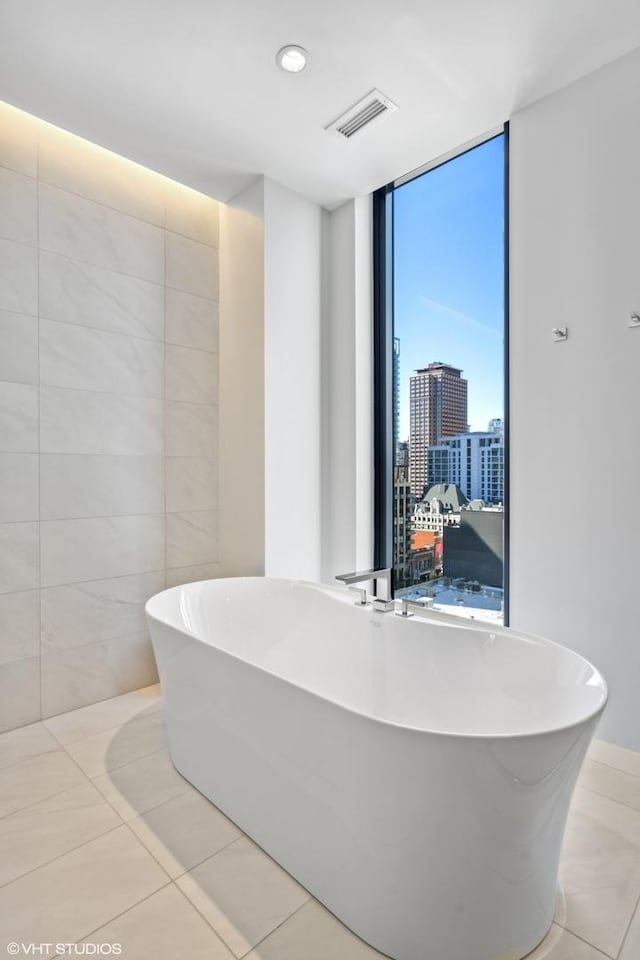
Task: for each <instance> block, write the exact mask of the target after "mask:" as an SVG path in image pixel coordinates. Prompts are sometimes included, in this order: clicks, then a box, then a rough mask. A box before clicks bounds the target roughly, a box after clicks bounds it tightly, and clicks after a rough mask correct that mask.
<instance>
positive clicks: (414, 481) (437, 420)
mask: <svg viewBox="0 0 640 960" xmlns="http://www.w3.org/2000/svg"><path fill="white" fill-rule="evenodd" d="M461 374H462V370H458V369H457V367H450V366H449V365H448V364H446V363H440V362H436V363H430V364H429V366H427V367H424V368H423V369H421V370H416V373H415V376H413V377H411V382H410V395H409V399H410V408H409V420H410V424H409V429H410V434H409V447H410V479H411V492H412V493H413V495H414V496H416V497H421V496H422V493H423V491H424V488H425V486H426V485H427V483H429V471H428V466H429V459H428V449H429V447H431V446H435V445H436V444H437V443H438V442H439V441H440V439H441V438H442V437H451V436H453V435H454V434H456V433H464V431H465V430H466V429H467V381H466V380H465V379H464V378H463V377H462V376H461Z"/></svg>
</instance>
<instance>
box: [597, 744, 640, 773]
mask: <svg viewBox="0 0 640 960" xmlns="http://www.w3.org/2000/svg"><path fill="white" fill-rule="evenodd" d="M587 756H588V758H589V759H590V760H597V761H598V762H599V763H606V764H607V766H609V767H615V769H616V770H624V772H625V773H632V774H633V775H634V776H636V777H640V753H637V752H636V751H635V750H627V749H626V748H625V747H619V746H618V745H617V744H615V743H607V742H606V741H605V740H592V741H591V746H590V747H589V752H588V753H587Z"/></svg>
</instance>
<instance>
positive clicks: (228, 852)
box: [0, 686, 640, 960]
mask: <svg viewBox="0 0 640 960" xmlns="http://www.w3.org/2000/svg"><path fill="white" fill-rule="evenodd" d="M561 880H562V887H563V895H562V896H561V897H559V899H558V909H557V914H556V922H555V923H554V925H553V927H552V929H551V932H550V933H549V936H548V937H547V939H546V940H545V942H544V943H543V944H541V946H540V947H538V949H537V950H536V951H534V953H533V954H531V955H530V958H531V960H543V958H549V960H602V958H607V957H609V958H615V960H640V903H639V901H640V754H636V753H632V752H631V751H628V750H623V749H621V748H619V747H614V746H611V745H609V744H604V743H601V742H597V743H595V744H594V745H593V747H592V750H591V752H590V758H589V759H588V760H587V762H586V764H585V768H584V770H583V773H582V777H581V781H580V785H579V787H578V788H577V790H576V794H575V797H574V802H573V806H572V811H571V817H570V822H569V827H568V830H567V836H566V842H565V847H564V853H563V860H562V873H561ZM11 941H13V942H17V943H21V942H22V943H25V944H26V943H34V942H35V943H37V944H47V943H51V944H54V945H55V944H56V943H58V942H62V943H67V944H69V943H80V944H83V945H84V944H87V943H90V944H116V943H117V944H121V945H122V953H121V956H122V957H123V960H182V958H189V960H238V958H240V957H246V958H247V960H375V958H376V957H378V958H380V957H381V955H380V954H378V953H376V951H375V950H372V949H371V948H370V947H368V946H367V945H366V944H364V943H363V942H362V941H361V940H359V939H358V938H357V937H356V936H354V935H353V934H352V933H350V932H349V931H348V930H347V929H346V928H345V927H343V926H342V924H340V923H339V922H338V921H337V920H336V919H335V918H334V917H333V916H332V915H331V914H330V913H328V911H327V910H325V909H324V908H323V907H322V906H321V905H320V904H319V903H318V902H317V901H315V900H314V899H313V898H312V897H310V896H309V894H308V893H307V892H306V890H304V889H303V888H302V887H301V886H300V885H299V884H297V883H296V882H295V881H294V880H293V879H292V878H291V877H290V876H289V875H288V874H287V873H285V871H284V870H282V869H281V868H280V867H279V866H278V865H277V864H276V863H274V861H273V860H271V859H270V858H269V857H268V856H267V855H266V854H265V853H263V852H262V851H261V850H260V849H259V848H258V847H257V846H256V845H255V844H254V843H252V842H251V841H250V840H249V839H248V838H247V837H246V836H244V835H243V834H242V832H241V831H240V830H238V828H237V827H236V826H235V825H234V824H233V823H231V821H229V820H228V819H227V818H226V817H225V816H223V814H222V813H220V811H218V810H217V809H216V808H215V807H214V806H212V804H210V803H209V802H208V801H207V800H206V799H205V798H204V797H202V796H201V795H200V794H199V793H198V792H197V791H196V790H194V789H193V788H192V787H191V786H190V785H189V784H188V783H187V782H186V780H184V779H183V778H182V777H181V776H180V775H179V774H178V773H177V772H176V771H175V770H174V769H173V767H172V765H171V762H170V760H169V757H168V754H167V751H166V748H165V743H164V736H163V728H162V718H161V709H160V693H159V689H158V687H157V686H155V687H147V688H146V689H144V690H138V691H135V692H134V693H129V694H126V695H125V696H122V697H116V698H115V699H113V700H108V701H105V702H103V703H97V704H94V705H92V706H89V707H83V708H82V709H80V710H75V711H73V712H71V713H67V714H64V715H63V716H60V717H54V718H52V719H50V720H46V721H44V722H43V723H35V724H33V725H31V726H28V727H22V728H21V729H19V730H15V731H11V732H9V733H5V734H2V735H0V960H1V958H2V957H3V956H6V955H8V954H7V953H6V952H5V951H6V948H7V945H8V944H9V942H11ZM54 949H55V947H53V948H52V951H53V950H54ZM22 955H23V956H24V955H25V954H24V953H22ZM38 955H39V956H47V953H46V952H40V953H39V954H38ZM48 955H49V956H53V955H54V953H53V952H50V953H49V954H48ZM102 955H104V953H103V954H102ZM442 960H454V958H442Z"/></svg>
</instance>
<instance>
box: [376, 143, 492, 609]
mask: <svg viewBox="0 0 640 960" xmlns="http://www.w3.org/2000/svg"><path fill="white" fill-rule="evenodd" d="M507 141H508V136H507V132H506V131H505V132H503V133H500V134H498V135H496V136H493V137H491V138H489V139H487V140H485V141H483V142H481V143H479V144H477V145H475V146H474V147H472V148H470V149H466V150H464V152H461V153H459V154H458V155H456V156H453V157H451V158H448V159H447V160H446V161H445V162H442V163H440V164H437V165H434V166H432V167H430V168H428V169H426V170H424V171H422V172H420V173H419V174H417V175H415V176H410V177H408V178H403V179H402V180H400V181H398V182H396V183H394V184H391V185H389V186H388V187H387V188H385V189H384V190H383V191H380V192H379V194H378V196H377V198H376V201H377V202H376V211H377V224H376V228H377V238H378V243H377V258H376V260H377V263H376V268H377V270H378V271H379V272H380V273H381V274H383V275H384V276H383V278H382V279H383V281H384V282H382V283H379V284H378V285H377V303H376V323H377V330H376V337H377V339H376V343H377V347H376V349H377V353H378V356H377V360H376V370H377V380H378V382H377V396H378V400H377V420H378V423H377V430H376V437H377V446H378V450H377V458H376V470H377V471H378V472H379V471H384V472H385V477H384V482H381V477H380V476H378V477H377V484H376V486H377V490H378V494H377V526H378V530H377V537H378V545H379V550H378V553H379V558H378V559H379V561H380V562H385V563H389V564H391V565H392V566H393V570H394V588H395V593H396V596H408V597H411V598H414V599H419V598H421V597H429V598H431V599H432V602H433V605H434V607H435V608H436V609H440V610H442V611H444V612H450V613H453V614H457V615H461V616H466V617H473V618H476V619H482V620H490V621H494V622H503V619H504V616H505V542H506V529H505V526H506V523H505V521H506V519H507V513H506V506H507V499H506V498H507V494H508V491H507V458H506V445H507V434H506V430H505V406H506V405H505V392H506V391H505V385H506V384H505V358H506V349H505V333H506V322H505V319H506V317H505V311H506V295H505V294H506V278H507V264H506V257H507V244H506V227H507V224H506V203H505V192H506V191H505V184H506V174H505V170H506V154H507ZM389 514H390V516H389ZM389 521H390V523H389ZM385 525H386V526H387V529H388V531H389V533H388V536H387V537H386V540H385V536H384V530H383V528H384V526H385ZM380 544H382V546H380Z"/></svg>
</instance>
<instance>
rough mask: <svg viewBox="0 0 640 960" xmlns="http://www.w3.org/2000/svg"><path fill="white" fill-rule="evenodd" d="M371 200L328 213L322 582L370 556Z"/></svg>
mask: <svg viewBox="0 0 640 960" xmlns="http://www.w3.org/2000/svg"><path fill="white" fill-rule="evenodd" d="M371 243H372V238H371V199H370V198H369V197H362V198H358V199H356V200H349V201H348V202H347V203H344V204H342V205H341V206H340V207H338V208H337V209H336V210H334V211H332V213H331V214H330V215H329V222H328V235H327V249H326V286H327V310H326V318H325V326H324V334H323V398H324V402H323V416H324V420H325V432H324V442H323V463H322V475H323V562H322V579H323V580H325V581H326V582H331V581H332V580H333V578H334V577H335V575H336V574H338V573H344V572H346V571H348V570H356V569H366V568H368V567H370V565H371V562H372V557H373V322H372V277H371Z"/></svg>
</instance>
